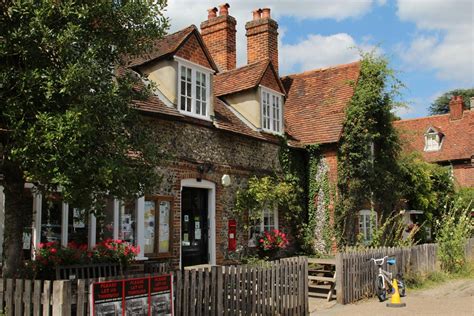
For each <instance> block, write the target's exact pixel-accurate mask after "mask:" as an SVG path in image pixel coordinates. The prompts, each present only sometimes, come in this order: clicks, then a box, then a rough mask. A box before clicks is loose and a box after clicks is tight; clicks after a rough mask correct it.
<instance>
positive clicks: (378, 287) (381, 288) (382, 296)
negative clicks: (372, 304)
mask: <svg viewBox="0 0 474 316" xmlns="http://www.w3.org/2000/svg"><path fill="white" fill-rule="evenodd" d="M375 294H376V295H377V297H378V298H379V301H381V302H383V301H385V300H386V299H387V289H386V288H385V285H384V281H383V276H381V275H379V276H377V278H376V279H375Z"/></svg>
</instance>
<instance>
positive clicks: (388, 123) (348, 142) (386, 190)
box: [336, 53, 401, 244]
mask: <svg viewBox="0 0 474 316" xmlns="http://www.w3.org/2000/svg"><path fill="white" fill-rule="evenodd" d="M353 84H354V95H353V96H352V98H351V100H350V102H349V105H348V107H347V109H346V117H345V121H344V125H343V131H342V135H341V140H340V147H339V152H338V203H337V207H336V228H337V231H338V232H339V234H340V236H339V237H340V242H341V243H343V244H354V243H355V241H356V234H355V228H356V224H357V221H356V219H357V216H358V211H359V210H360V209H361V208H362V207H364V206H365V207H367V205H370V207H371V208H373V209H375V210H377V211H380V213H382V214H383V215H388V214H390V213H391V212H392V211H393V210H394V207H395V204H396V203H397V202H398V194H397V190H396V184H397V174H398V164H397V156H398V152H399V149H400V146H399V143H398V136H397V133H396V131H395V129H394V127H393V125H392V120H393V119H394V116H393V115H392V112H391V111H392V110H393V107H394V104H395V103H394V102H393V99H394V97H395V96H396V95H397V94H398V91H399V88H400V87H401V83H400V81H398V80H397V79H396V77H395V76H394V72H393V70H392V69H390V67H389V65H388V60H387V59H385V58H384V57H380V56H376V55H374V54H372V53H363V54H362V60H361V62H360V75H359V78H358V80H357V82H354V83H353ZM384 217H386V216H384Z"/></svg>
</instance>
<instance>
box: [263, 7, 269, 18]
mask: <svg viewBox="0 0 474 316" xmlns="http://www.w3.org/2000/svg"><path fill="white" fill-rule="evenodd" d="M270 18H271V16H270V8H263V9H262V19H270Z"/></svg>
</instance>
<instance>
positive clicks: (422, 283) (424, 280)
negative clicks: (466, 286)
mask: <svg viewBox="0 0 474 316" xmlns="http://www.w3.org/2000/svg"><path fill="white" fill-rule="evenodd" d="M458 279H474V262H468V263H467V264H466V265H465V266H464V267H463V269H461V270H460V271H459V272H456V273H448V272H444V271H433V272H429V273H425V274H421V273H413V274H412V273H410V274H407V275H406V276H405V283H406V285H407V288H408V289H411V290H422V289H429V288H433V287H435V286H436V285H439V284H442V283H445V282H447V281H452V280H458Z"/></svg>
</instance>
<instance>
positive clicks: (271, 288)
mask: <svg viewBox="0 0 474 316" xmlns="http://www.w3.org/2000/svg"><path fill="white" fill-rule="evenodd" d="M172 274H173V283H174V284H173V288H174V306H175V315H186V316H187V315H190V316H207V315H219V316H220V315H229V316H230V315H232V316H234V315H307V314H308V300H307V298H308V281H307V274H308V262H307V259H306V258H305V257H294V258H287V259H281V260H279V261H274V262H269V263H268V264H266V265H263V266H224V267H222V266H217V267H212V268H211V269H199V270H184V271H173V272H172ZM142 276H143V275H142ZM108 279H110V278H108ZM105 280H107V279H106V278H101V279H100V281H105ZM94 281H99V280H82V279H79V280H57V281H41V280H23V279H17V280H13V279H0V310H2V311H4V313H5V315H14V316H17V315H34V316H40V315H43V316H50V315H53V316H60V315H61V316H69V315H77V316H85V315H90V311H89V304H90V292H89V286H90V284H91V282H94Z"/></svg>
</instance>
